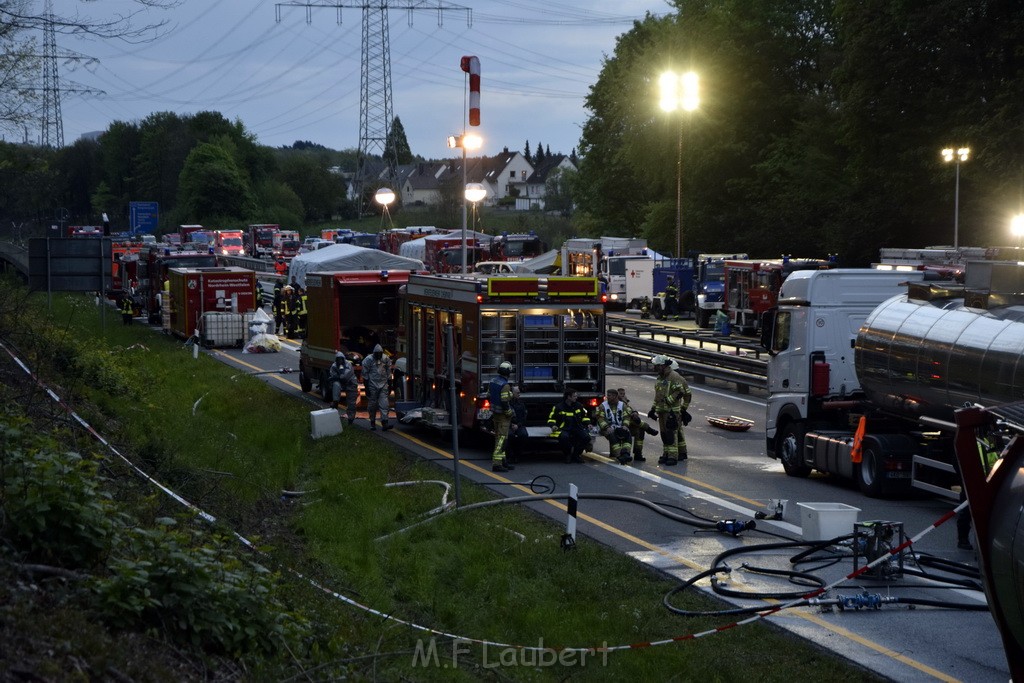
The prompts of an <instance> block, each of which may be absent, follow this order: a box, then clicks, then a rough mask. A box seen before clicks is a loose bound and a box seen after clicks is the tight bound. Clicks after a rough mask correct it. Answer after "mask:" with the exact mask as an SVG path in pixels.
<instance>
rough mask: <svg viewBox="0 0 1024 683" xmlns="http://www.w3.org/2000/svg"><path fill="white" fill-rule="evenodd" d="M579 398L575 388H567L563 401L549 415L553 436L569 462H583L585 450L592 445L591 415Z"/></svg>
mask: <svg viewBox="0 0 1024 683" xmlns="http://www.w3.org/2000/svg"><path fill="white" fill-rule="evenodd" d="M578 399H579V396H578V394H577V393H576V390H575V389H566V390H565V393H563V394H562V402H561V403H558V404H557V405H555V407H553V408H552V409H551V414H550V415H548V426H550V427H551V436H553V437H556V438H557V439H558V445H559V447H560V448H561V449H562V454H563V455H564V456H565V462H567V463H570V462H583V451H585V450H587V448H589V447H590V432H589V431H588V427H589V426H590V417H588V416H587V411H586V410H585V409H584V408H583V406H582V405H580V402H579V400H578Z"/></svg>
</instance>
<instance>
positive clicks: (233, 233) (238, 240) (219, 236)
mask: <svg viewBox="0 0 1024 683" xmlns="http://www.w3.org/2000/svg"><path fill="white" fill-rule="evenodd" d="M213 246H214V250H215V251H216V252H217V254H219V255H221V256H244V255H245V249H244V248H243V246H242V231H241V230H217V231H216V232H215V233H214V242H213Z"/></svg>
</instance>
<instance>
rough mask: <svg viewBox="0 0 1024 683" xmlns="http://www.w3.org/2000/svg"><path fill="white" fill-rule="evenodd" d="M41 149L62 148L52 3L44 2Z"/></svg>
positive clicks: (62, 124)
mask: <svg viewBox="0 0 1024 683" xmlns="http://www.w3.org/2000/svg"><path fill="white" fill-rule="evenodd" d="M42 127H43V130H42V135H41V136H40V143H41V144H42V146H43V147H51V146H52V147H56V148H58V149H60V148H61V147H63V146H64V119H63V117H62V116H61V112H60V81H59V76H58V74H57V35H56V31H55V30H54V28H53V2H51V0H46V19H45V28H44V29H43V126H42Z"/></svg>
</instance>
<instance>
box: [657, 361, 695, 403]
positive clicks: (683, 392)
mask: <svg viewBox="0 0 1024 683" xmlns="http://www.w3.org/2000/svg"><path fill="white" fill-rule="evenodd" d="M692 398H693V395H692V394H691V393H690V386H689V385H688V384H687V383H686V380H685V379H683V377H682V375H680V374H679V373H678V372H676V371H675V370H672V371H671V372H669V373H668V374H667V375H666V376H665V377H659V378H658V380H657V381H656V382H655V383H654V409H655V410H657V411H658V412H659V413H678V412H680V411H682V410H686V409H687V408H689V407H690V400H691V399H692Z"/></svg>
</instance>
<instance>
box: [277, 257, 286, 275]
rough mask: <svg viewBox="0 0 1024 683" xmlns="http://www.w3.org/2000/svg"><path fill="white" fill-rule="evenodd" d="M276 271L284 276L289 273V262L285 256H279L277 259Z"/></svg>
mask: <svg viewBox="0 0 1024 683" xmlns="http://www.w3.org/2000/svg"><path fill="white" fill-rule="evenodd" d="M274 272H275V273H277V274H278V276H280V277H284V276H285V275H286V274H287V273H288V263H287V262H286V261H285V260H284V257H283V256H278V257H277V260H276V261H274Z"/></svg>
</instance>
